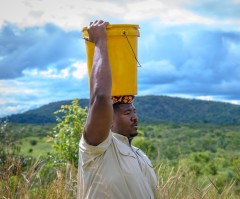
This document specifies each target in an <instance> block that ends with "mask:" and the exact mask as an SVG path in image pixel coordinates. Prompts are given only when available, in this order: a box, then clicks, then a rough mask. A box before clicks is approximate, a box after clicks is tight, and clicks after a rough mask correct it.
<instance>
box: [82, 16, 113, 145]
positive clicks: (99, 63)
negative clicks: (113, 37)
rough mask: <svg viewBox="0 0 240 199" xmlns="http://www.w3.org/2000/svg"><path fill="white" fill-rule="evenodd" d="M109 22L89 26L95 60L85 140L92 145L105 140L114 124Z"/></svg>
mask: <svg viewBox="0 0 240 199" xmlns="http://www.w3.org/2000/svg"><path fill="white" fill-rule="evenodd" d="M107 25H108V22H104V21H102V20H99V21H95V22H94V23H93V22H91V23H90V26H89V27H88V33H89V39H88V40H89V41H90V42H94V43H95V49H94V60H93V66H92V72H91V75H90V104H89V111H88V117H87V121H86V126H85V135H84V136H85V140H86V141H87V143H88V144H90V145H94V146H96V145H98V144H100V143H101V142H103V141H104V140H105V139H106V138H107V136H108V134H109V131H110V128H111V124H112V115H113V109H112V101H111V88H112V76H111V69H110V66H109V60H108V50H107V33H106V26H107Z"/></svg>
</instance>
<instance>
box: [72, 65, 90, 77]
mask: <svg viewBox="0 0 240 199" xmlns="http://www.w3.org/2000/svg"><path fill="white" fill-rule="evenodd" d="M73 67H74V68H75V69H76V70H75V71H73V73H72V76H73V77H75V78H78V79H82V78H84V77H85V76H86V74H87V64H86V63H81V62H76V63H74V64H73Z"/></svg>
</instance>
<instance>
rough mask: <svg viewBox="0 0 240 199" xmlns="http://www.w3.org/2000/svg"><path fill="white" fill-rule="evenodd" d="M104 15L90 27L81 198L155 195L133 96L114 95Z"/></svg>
mask: <svg viewBox="0 0 240 199" xmlns="http://www.w3.org/2000/svg"><path fill="white" fill-rule="evenodd" d="M107 25H108V22H104V21H102V20H98V21H95V22H94V23H93V22H91V23H90V26H89V27H88V33H89V38H88V39H87V40H88V41H89V42H94V44H95V49H94V61H93V67H92V73H91V76H90V105H89V112H88V117H87V121H86V125H85V130H84V132H83V136H82V138H81V141H80V158H79V190H78V198H80V199H110V198H111V199H154V198H155V188H156V186H157V179H156V175H155V173H154V170H153V168H152V165H151V162H150V160H149V159H148V158H147V156H146V155H145V154H144V153H143V152H142V151H141V150H140V149H138V148H136V147H134V146H132V145H131V141H132V139H133V138H134V137H135V136H137V134H138V132H137V130H138V117H137V115H136V110H135V107H134V106H133V104H132V100H133V96H118V97H113V98H112V97H111V86H112V77H111V69H110V66H109V60H108V51H107V34H106V26H107Z"/></svg>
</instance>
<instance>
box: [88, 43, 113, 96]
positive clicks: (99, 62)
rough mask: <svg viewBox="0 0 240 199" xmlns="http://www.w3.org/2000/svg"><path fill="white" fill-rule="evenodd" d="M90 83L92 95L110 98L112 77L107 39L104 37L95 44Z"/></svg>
mask: <svg viewBox="0 0 240 199" xmlns="http://www.w3.org/2000/svg"><path fill="white" fill-rule="evenodd" d="M90 83H91V85H90V89H91V90H90V92H91V95H92V97H97V96H101V97H109V98H110V96H111V88H112V77H111V69H110V66H109V59H108V51H107V41H106V40H105V39H104V40H100V41H99V42H98V43H96V44H95V52H94V61H93V69H92V73H91V81H90Z"/></svg>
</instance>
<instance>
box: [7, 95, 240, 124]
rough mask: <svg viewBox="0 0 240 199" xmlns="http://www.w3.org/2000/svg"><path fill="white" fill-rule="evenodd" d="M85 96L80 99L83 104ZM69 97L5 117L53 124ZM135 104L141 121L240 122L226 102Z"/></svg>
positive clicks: (237, 110) (142, 99)
mask: <svg viewBox="0 0 240 199" xmlns="http://www.w3.org/2000/svg"><path fill="white" fill-rule="evenodd" d="M88 101H89V100H88V99H81V100H80V105H81V106H82V107H86V106H88ZM70 103H71V100H67V101H59V102H53V103H50V104H47V105H44V106H42V107H40V108H37V109H34V110H29V111H27V112H24V113H22V114H15V115H11V116H8V117H7V118H8V121H10V122H13V123H55V122H56V116H55V115H54V112H55V111H56V110H59V109H60V106H61V105H64V104H70ZM134 104H135V107H136V108H137V113H138V116H139V120H140V121H141V122H148V123H149V122H153V123H155V122H177V123H195V122H200V123H215V124H240V106H239V105H233V104H229V103H222V102H213V101H204V100H194V99H183V98H178V97H168V96H139V97H136V99H135V102H134Z"/></svg>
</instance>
